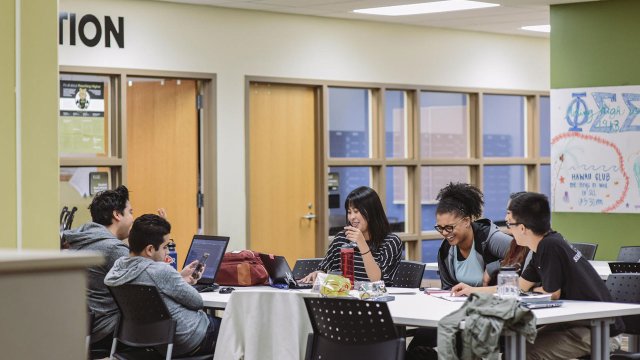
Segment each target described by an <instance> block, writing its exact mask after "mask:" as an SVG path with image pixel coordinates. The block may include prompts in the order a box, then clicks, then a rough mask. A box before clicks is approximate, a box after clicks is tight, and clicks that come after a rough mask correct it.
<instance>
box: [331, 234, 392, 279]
mask: <svg viewBox="0 0 640 360" xmlns="http://www.w3.org/2000/svg"><path fill="white" fill-rule="evenodd" d="M349 243H351V241H349V240H348V239H347V237H346V236H345V232H344V231H341V232H339V233H338V234H337V235H336V237H335V238H334V239H333V241H332V242H331V244H330V245H329V249H328V250H327V254H326V255H325V257H324V259H323V260H322V262H321V263H320V265H319V266H318V270H322V271H324V272H326V273H328V272H331V271H336V272H340V271H341V268H340V248H341V247H342V246H343V245H345V244H349ZM370 246H371V245H370ZM371 254H372V255H373V258H374V259H375V261H376V264H378V266H379V267H380V271H381V272H382V280H383V281H384V283H385V284H386V285H387V286H393V277H394V276H395V274H396V271H397V270H398V265H399V264H400V260H401V259H402V241H400V238H399V237H398V236H397V235H396V234H387V236H386V237H385V238H384V240H383V241H382V244H380V247H378V248H377V249H373V247H371ZM353 273H354V279H355V280H356V281H371V280H369V277H368V276H367V271H366V270H365V268H364V262H363V261H362V255H361V254H360V251H359V249H358V248H355V251H354V254H353Z"/></svg>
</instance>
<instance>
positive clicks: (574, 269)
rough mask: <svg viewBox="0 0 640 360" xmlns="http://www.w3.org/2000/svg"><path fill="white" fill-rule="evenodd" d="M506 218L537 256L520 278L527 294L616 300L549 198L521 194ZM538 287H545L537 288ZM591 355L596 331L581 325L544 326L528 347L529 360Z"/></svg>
mask: <svg viewBox="0 0 640 360" xmlns="http://www.w3.org/2000/svg"><path fill="white" fill-rule="evenodd" d="M505 220H506V222H507V226H508V227H509V229H510V230H511V233H512V234H513V237H514V238H515V239H516V242H517V243H518V245H521V246H526V247H528V248H529V249H531V251H532V252H533V257H532V259H531V261H530V262H529V264H528V265H527V267H526V268H525V269H524V271H523V272H522V276H521V277H520V280H519V284H520V289H521V290H523V291H530V290H534V291H536V292H541V293H548V294H551V299H553V300H556V299H565V300H586V301H611V295H610V294H609V291H608V290H607V287H606V286H605V284H604V282H603V281H602V280H601V279H600V276H599V275H598V273H597V272H596V271H595V269H594V268H593V267H592V266H591V264H589V262H588V261H587V260H586V259H585V258H584V257H583V256H582V254H581V253H580V252H579V251H577V250H576V249H574V248H573V247H571V245H570V244H569V243H568V242H567V241H566V240H565V239H564V238H563V237H562V235H561V234H560V233H558V232H555V231H553V230H552V229H551V211H550V209H549V201H548V200H547V197H546V196H545V195H543V194H538V193H532V192H527V193H524V194H522V195H519V196H517V197H516V198H514V199H513V200H511V202H510V203H509V206H508V209H507V216H506V218H505ZM536 283H540V284H541V286H539V287H535V288H534V286H535V285H536ZM452 292H453V293H454V294H455V295H468V294H470V293H472V292H495V287H480V288H474V287H470V286H468V285H465V284H458V285H456V286H454V287H453V289H452ZM623 329H624V325H623V324H622V321H621V319H620V318H617V319H616V322H615V323H614V324H612V325H611V335H612V336H615V335H617V334H619V333H621V332H622V330H623ZM618 340H619V339H617V338H612V341H611V344H610V346H611V350H612V351H613V350H616V349H618V348H619V346H620V343H619V341H618ZM590 352H591V331H590V329H589V327H588V325H584V324H576V323H560V324H550V325H546V326H543V327H541V328H540V329H539V330H538V336H537V338H536V341H535V343H534V344H532V345H527V359H570V358H579V357H582V356H584V355H588V354H589V353H590Z"/></svg>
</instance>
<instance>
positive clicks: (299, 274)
mask: <svg viewBox="0 0 640 360" xmlns="http://www.w3.org/2000/svg"><path fill="white" fill-rule="evenodd" d="M320 262H322V258H312V259H298V260H297V261H296V263H295V265H293V270H292V272H293V278H294V279H296V280H298V279H302V278H303V277H305V276H307V275H309V274H310V273H312V272H314V271H316V270H318V265H320Z"/></svg>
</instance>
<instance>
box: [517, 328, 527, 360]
mask: <svg viewBox="0 0 640 360" xmlns="http://www.w3.org/2000/svg"><path fill="white" fill-rule="evenodd" d="M516 338H517V339H518V354H517V358H518V359H523V360H524V359H526V358H527V340H526V339H525V337H524V335H522V334H518V335H517V336H516Z"/></svg>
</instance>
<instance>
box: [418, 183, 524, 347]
mask: <svg viewBox="0 0 640 360" xmlns="http://www.w3.org/2000/svg"><path fill="white" fill-rule="evenodd" d="M436 200H438V206H437V207H436V226H435V229H436V230H437V231H438V232H439V233H440V234H441V235H442V236H444V239H443V240H442V245H440V249H439V250H438V271H439V272H440V282H441V283H442V285H441V287H442V289H445V290H451V288H453V287H454V286H455V285H457V284H459V283H464V284H467V285H470V286H487V285H491V284H490V282H491V281H492V278H493V279H494V281H495V277H496V274H497V272H498V271H499V270H500V265H501V260H502V259H504V258H505V257H507V253H508V251H509V248H510V246H511V240H512V239H511V236H509V235H507V234H505V233H503V232H501V231H500V230H499V229H498V226H496V225H495V224H494V223H492V222H491V220H489V219H483V218H482V206H483V205H484V195H483V194H482V192H481V191H480V189H478V188H477V187H475V186H473V185H470V184H465V183H449V184H448V185H447V186H445V187H444V188H442V189H440V192H439V193H438V196H437V197H436ZM516 246H517V244H516ZM516 250H517V248H514V249H513V251H514V252H513V253H512V255H513V256H514V257H517V260H515V259H511V258H510V259H509V260H508V261H509V263H511V261H512V260H514V261H519V260H520V257H521V256H522V254H520V252H519V251H517V252H515V251H516ZM524 256H526V254H525V255H524ZM509 257H510V256H509ZM471 284H476V285H471ZM436 346H437V330H436V329H428V328H422V329H418V330H417V331H416V333H415V336H414V338H413V340H412V341H411V343H410V344H409V347H408V348H407V354H406V359H407V360H435V359H438V353H437V352H436V351H435V350H434V348H435V347H436Z"/></svg>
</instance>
